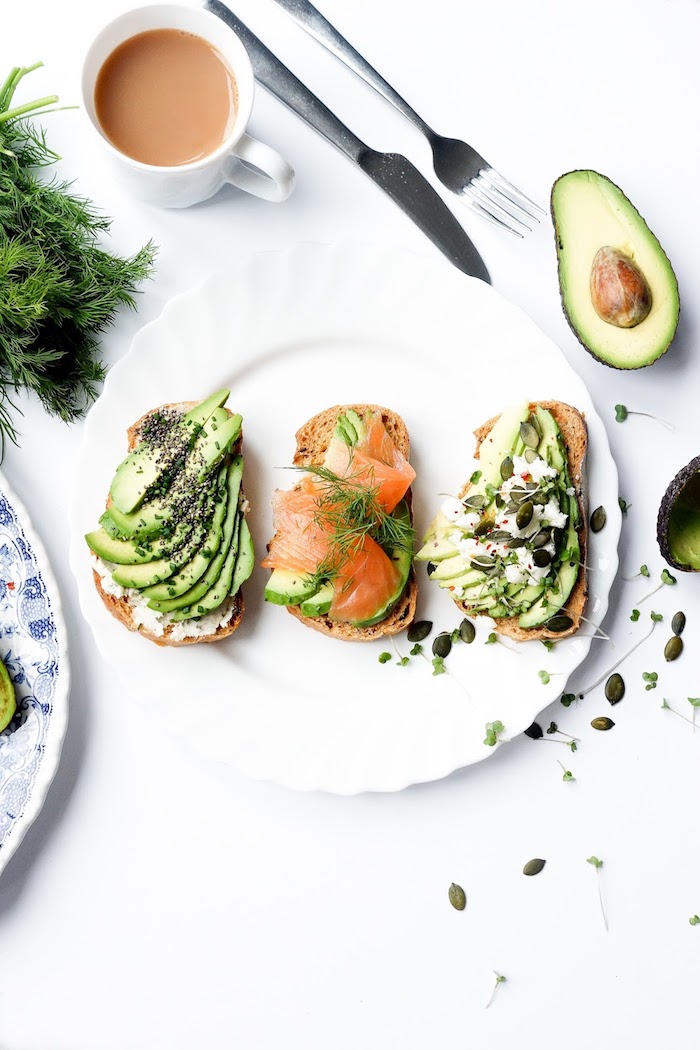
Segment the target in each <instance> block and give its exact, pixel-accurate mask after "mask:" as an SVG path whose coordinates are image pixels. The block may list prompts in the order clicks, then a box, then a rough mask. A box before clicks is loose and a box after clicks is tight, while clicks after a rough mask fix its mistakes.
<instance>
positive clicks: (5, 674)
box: [0, 659, 17, 733]
mask: <svg viewBox="0 0 700 1050" xmlns="http://www.w3.org/2000/svg"><path fill="white" fill-rule="evenodd" d="M16 710H17V697H16V695H15V685H14V682H13V681H12V679H11V678H10V673H9V671H8V670H7V668H6V667H5V661H4V660H2V659H0V733H2V731H3V729H7V727H8V726H9V724H10V722H11V721H12V719H13V718H14V715H15V711H16Z"/></svg>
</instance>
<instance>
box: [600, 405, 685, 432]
mask: <svg viewBox="0 0 700 1050" xmlns="http://www.w3.org/2000/svg"><path fill="white" fill-rule="evenodd" d="M628 416H646V418H647V419H654V420H656V422H657V423H660V424H661V426H662V427H666V429H667V430H675V429H676V428H675V427H674V426H673V424H671V423H667V422H666V420H665V419H659V417H658V416H655V415H652V413H651V412H636V411H634V410H633V409H631V408H627V405H615V419H616V421H617V422H618V423H624V422H625V420H626V419H627V417H628Z"/></svg>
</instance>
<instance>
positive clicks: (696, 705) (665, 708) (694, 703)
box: [661, 696, 700, 732]
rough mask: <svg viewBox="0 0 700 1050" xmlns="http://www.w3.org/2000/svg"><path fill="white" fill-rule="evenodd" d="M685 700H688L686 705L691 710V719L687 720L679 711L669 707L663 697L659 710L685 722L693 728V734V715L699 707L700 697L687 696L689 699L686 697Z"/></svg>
mask: <svg viewBox="0 0 700 1050" xmlns="http://www.w3.org/2000/svg"><path fill="white" fill-rule="evenodd" d="M687 700H688V703H689V704H690V706H691V707H692V708H693V717H692V718H688V716H687V715H684V714H682V713H681V712H680V711H676V709H675V707H671V705H670V704H669V702H668V700H667V699H666V698H665V697H664V699H663V700H662V701H661V709H662V711H670V712H671V714H672V715H676V717H677V718H682V719H683V721H684V722H687V723H688V725H691V726H692V727H693V732H695V713H696V711H697V709H698V708H699V707H700V697H697V696H689V697H687Z"/></svg>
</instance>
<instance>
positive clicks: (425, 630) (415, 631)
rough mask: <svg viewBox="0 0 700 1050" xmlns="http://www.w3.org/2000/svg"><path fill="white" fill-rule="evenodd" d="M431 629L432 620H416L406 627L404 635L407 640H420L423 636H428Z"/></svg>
mask: <svg viewBox="0 0 700 1050" xmlns="http://www.w3.org/2000/svg"><path fill="white" fill-rule="evenodd" d="M432 629H433V623H432V620H416V622H415V623H412V624H411V626H410V627H409V628H408V632H407V635H406V637H407V638H408V640H409V642H422V641H423V639H424V638H427V637H428V635H429V634H430V632H431V631H432Z"/></svg>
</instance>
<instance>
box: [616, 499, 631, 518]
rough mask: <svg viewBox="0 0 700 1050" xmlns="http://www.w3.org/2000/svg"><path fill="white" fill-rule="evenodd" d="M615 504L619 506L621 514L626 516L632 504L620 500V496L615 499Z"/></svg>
mask: <svg viewBox="0 0 700 1050" xmlns="http://www.w3.org/2000/svg"><path fill="white" fill-rule="evenodd" d="M617 502H618V503H619V504H620V510H621V511H622V513H623V514H626V513H627V511H628V510H629V509H630V507H631V506H632V504H631V503H628V502H627V500H626V499H623V498H622V496H618V497H617Z"/></svg>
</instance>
